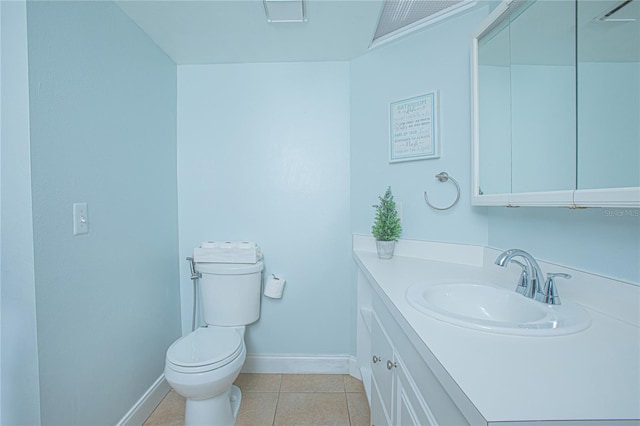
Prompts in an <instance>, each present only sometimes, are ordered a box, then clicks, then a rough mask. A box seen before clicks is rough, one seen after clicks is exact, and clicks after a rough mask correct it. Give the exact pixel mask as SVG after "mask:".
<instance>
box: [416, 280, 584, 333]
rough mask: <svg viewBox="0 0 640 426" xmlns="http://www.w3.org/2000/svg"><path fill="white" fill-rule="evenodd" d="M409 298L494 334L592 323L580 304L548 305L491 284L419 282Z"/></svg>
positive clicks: (442, 316)
mask: <svg viewBox="0 0 640 426" xmlns="http://www.w3.org/2000/svg"><path fill="white" fill-rule="evenodd" d="M406 298H407V301H408V302H409V304H411V306H413V307H414V308H415V309H417V310H419V311H420V312H423V313H425V314H427V315H429V316H432V317H434V318H436V319H439V320H441V321H445V322H448V323H451V324H456V325H459V326H463V327H468V328H474V329H479V330H484V331H489V332H493V333H502V334H515V335H520V336H558V335H565V334H572V333H577V332H579V331H582V330H584V329H586V328H588V327H589V326H590V325H591V318H590V317H589V314H588V313H587V312H586V311H585V310H584V309H582V308H581V307H580V306H578V305H576V304H574V303H571V302H566V301H563V302H562V304H561V305H546V304H544V303H541V302H538V301H535V300H532V299H529V298H527V297H524V296H522V295H521V294H518V293H516V292H515V291H513V290H507V289H505V288H502V287H498V286H495V285H492V284H487V283H473V282H461V283H443V284H428V283H420V284H415V285H413V286H411V287H409V289H407V293H406Z"/></svg>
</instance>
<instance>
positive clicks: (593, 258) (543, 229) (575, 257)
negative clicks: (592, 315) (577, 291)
mask: <svg viewBox="0 0 640 426" xmlns="http://www.w3.org/2000/svg"><path fill="white" fill-rule="evenodd" d="M639 213H640V210H638V209H629V210H626V209H607V208H602V209H586V210H570V209H561V208H544V207H520V208H517V209H509V208H504V207H492V208H490V209H489V245H490V246H491V247H496V248H501V249H508V248H522V249H525V250H527V251H529V252H530V253H532V254H533V255H534V256H536V258H539V259H543V260H547V261H549V262H554V263H558V264H561V265H566V266H570V267H574V268H578V269H582V270H585V271H590V272H593V273H596V274H601V275H605V276H609V277H613V278H618V279H622V280H624V281H629V282H633V283H636V284H640V265H639V263H638V259H640V214H639ZM545 272H549V271H545Z"/></svg>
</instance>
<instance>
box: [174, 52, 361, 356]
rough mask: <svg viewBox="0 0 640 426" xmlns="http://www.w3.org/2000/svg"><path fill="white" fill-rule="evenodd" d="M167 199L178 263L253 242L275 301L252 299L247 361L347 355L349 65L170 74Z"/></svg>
mask: <svg viewBox="0 0 640 426" xmlns="http://www.w3.org/2000/svg"><path fill="white" fill-rule="evenodd" d="M178 194H179V196H178V199H179V217H180V258H181V264H180V266H181V273H180V277H181V294H182V325H183V332H186V331H189V330H190V328H191V315H192V310H191V304H192V290H191V289H192V285H191V282H190V280H189V273H188V269H187V268H188V265H187V262H186V261H184V258H185V257H187V256H189V255H191V253H192V251H193V248H194V247H196V246H197V245H198V244H200V242H202V241H207V240H253V241H256V242H257V243H258V244H259V245H260V246H261V247H262V250H263V252H264V255H265V265H266V273H267V274H272V273H275V274H278V275H282V276H283V277H285V278H286V280H287V284H286V287H285V290H284V297H283V298H282V299H280V300H273V299H268V298H263V300H262V312H261V317H260V319H259V321H258V322H257V323H255V324H253V325H251V326H250V327H249V328H248V333H247V339H246V341H247V347H248V352H249V354H250V355H251V354H260V355H266V354H280V355H282V354H308V355H311V354H332V355H335V354H346V353H348V352H349V347H350V340H351V339H352V338H353V336H350V327H349V326H348V324H349V315H350V310H351V309H353V301H352V300H350V297H351V292H350V289H349V285H350V281H349V273H350V268H351V254H350V253H351V251H350V250H351V238H350V234H351V232H350V228H349V64H348V63H345V62H326V63H323V62H320V63H311V62H310V63H280V64H242V65H209V66H180V67H178Z"/></svg>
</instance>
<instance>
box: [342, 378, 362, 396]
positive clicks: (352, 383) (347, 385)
mask: <svg viewBox="0 0 640 426" xmlns="http://www.w3.org/2000/svg"><path fill="white" fill-rule="evenodd" d="M344 390H345V391H346V392H364V385H363V384H362V380H358V379H356V378H355V377H352V376H350V375H348V374H345V375H344Z"/></svg>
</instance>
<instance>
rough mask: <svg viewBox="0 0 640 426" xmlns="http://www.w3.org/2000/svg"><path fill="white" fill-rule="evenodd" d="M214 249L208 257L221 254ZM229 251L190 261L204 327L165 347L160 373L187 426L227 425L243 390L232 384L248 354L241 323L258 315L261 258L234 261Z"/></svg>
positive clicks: (231, 252)
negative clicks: (181, 401) (182, 401)
mask: <svg viewBox="0 0 640 426" xmlns="http://www.w3.org/2000/svg"><path fill="white" fill-rule="evenodd" d="M207 244H209V243H207ZM225 244H226V243H225ZM229 244H230V245H231V246H233V244H231V243H229ZM243 244H244V245H246V244H248V243H242V244H240V245H243ZM216 250H217V249H216ZM216 250H214V252H213V253H212V256H213V255H216V256H218V255H221V254H220V253H219V252H218V251H216ZM230 250H231V251H230V252H227V251H224V252H223V253H222V254H223V255H224V256H222V257H224V260H227V262H215V261H213V260H212V259H211V258H210V257H207V258H206V259H204V260H201V261H197V260H195V261H194V263H195V265H193V264H192V268H193V269H192V278H193V277H196V278H197V280H198V285H199V291H198V292H196V294H199V295H200V296H199V298H200V304H201V308H202V310H201V314H202V320H203V321H204V323H205V324H206V325H205V326H204V327H200V328H196V329H195V330H194V331H192V332H191V333H189V334H187V335H185V336H183V337H181V338H180V339H178V340H176V341H175V342H174V343H173V344H172V345H171V346H170V347H169V349H168V350H167V357H166V362H165V368H164V376H165V379H166V380H167V382H168V383H169V385H171V387H172V388H173V389H175V391H176V392H177V393H178V394H180V395H182V396H184V397H185V398H186V407H185V425H186V426H195V425H207V426H209V425H224V426H231V425H233V424H235V419H236V417H237V415H238V410H239V408H240V402H241V398H242V393H241V392H240V389H238V387H237V386H233V382H234V381H235V379H236V377H238V374H240V370H241V369H242V366H243V364H244V361H245V359H246V357H247V352H246V348H245V344H244V332H245V327H246V326H247V325H249V324H252V323H254V322H255V321H257V320H258V318H259V317H260V295H261V288H262V271H263V269H264V265H263V263H262V261H258V262H256V263H232V262H231V260H233V257H234V256H233V255H234V254H237V253H236V252H235V251H233V249H230ZM241 254H242V253H241ZM195 258H196V256H195V254H194V259H195ZM192 260H193V259H192ZM236 260H237V259H236ZM240 260H242V261H243V262H244V261H245V260H246V259H245V258H244V257H242V258H241V259H240ZM194 318H195V312H194Z"/></svg>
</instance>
